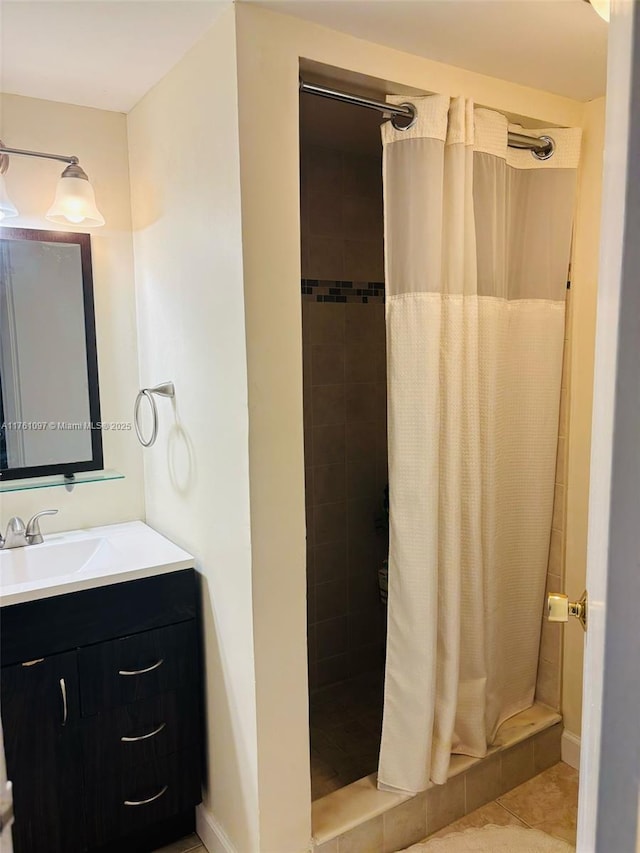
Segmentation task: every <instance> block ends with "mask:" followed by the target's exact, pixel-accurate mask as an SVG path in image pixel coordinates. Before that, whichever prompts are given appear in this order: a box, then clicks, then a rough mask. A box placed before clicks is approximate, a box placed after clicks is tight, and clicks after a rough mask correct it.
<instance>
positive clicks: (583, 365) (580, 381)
mask: <svg viewBox="0 0 640 853" xmlns="http://www.w3.org/2000/svg"><path fill="white" fill-rule="evenodd" d="M604 120H605V99H604V98H598V99H597V100H596V101H592V102H591V103H588V104H585V108H584V121H583V142H582V155H581V165H580V174H579V182H578V204H577V209H576V221H575V231H574V248H573V258H572V275H571V281H572V286H571V334H570V339H571V355H570V360H571V374H570V381H569V386H570V392H569V436H568V438H569V440H568V444H567V494H566V525H565V530H566V550H565V564H566V570H565V577H566V592H567V593H568V595H569V597H570V599H572V600H575V599H578V598H579V597H580V595H581V594H582V592H583V590H584V588H585V584H586V560H587V512H588V502H589V460H590V452H591V407H592V401H593V364H594V345H595V324H596V298H597V285H598V253H599V239H600V202H601V196H602V152H603V147H604ZM583 649H584V633H583V631H582V628H581V626H580V624H579V623H578V621H577V620H575V619H572V620H571V621H570V623H569V624H568V625H567V626H566V628H565V635H564V666H563V686H562V710H563V714H564V722H565V727H566V729H567V731H569V732H571V733H572V734H575V735H579V734H580V728H581V714H582V687H583V683H582V663H583Z"/></svg>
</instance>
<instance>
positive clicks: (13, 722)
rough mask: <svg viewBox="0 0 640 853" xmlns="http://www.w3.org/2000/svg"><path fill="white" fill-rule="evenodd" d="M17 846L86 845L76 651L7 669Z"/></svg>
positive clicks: (58, 852)
mask: <svg viewBox="0 0 640 853" xmlns="http://www.w3.org/2000/svg"><path fill="white" fill-rule="evenodd" d="M1 698H2V725H3V729H4V743H5V752H6V759H7V771H8V776H9V779H11V781H12V782H13V798H14V811H15V824H14V828H13V840H14V849H15V853H36V852H37V853H43V851H45V850H46V851H47V853H75V851H79V850H82V849H83V834H84V833H83V813H82V786H81V779H82V767H81V756H80V748H79V745H80V737H79V731H78V727H77V725H78V719H79V699H78V665H77V654H76V652H67V653H65V654H59V655H52V656H51V657H48V658H44V659H42V660H37V661H29V662H26V663H22V664H17V665H15V666H7V667H4V668H3V669H2V690H1Z"/></svg>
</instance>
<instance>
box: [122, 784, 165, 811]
mask: <svg viewBox="0 0 640 853" xmlns="http://www.w3.org/2000/svg"><path fill="white" fill-rule="evenodd" d="M168 788H169V786H168V785H163V786H162V788H160V790H159V791H158V793H157V794H154V795H153V797H148V798H147V799H146V800H125V801H124V804H125V806H148V805H149V803H153V802H154V801H155V800H159V799H160V797H161V796H162V795H163V794H166V793H167V790H168Z"/></svg>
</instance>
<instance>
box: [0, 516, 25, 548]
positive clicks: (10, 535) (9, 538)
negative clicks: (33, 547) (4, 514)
mask: <svg viewBox="0 0 640 853" xmlns="http://www.w3.org/2000/svg"><path fill="white" fill-rule="evenodd" d="M26 544H27V538H26V529H25V526H24V521H23V520H22V519H21V518H18V516H17V515H14V516H13V518H10V519H9V523H8V524H7V533H6V535H5V537H4V539H3V540H2V547H3V548H21V547H22V546H23V545H26Z"/></svg>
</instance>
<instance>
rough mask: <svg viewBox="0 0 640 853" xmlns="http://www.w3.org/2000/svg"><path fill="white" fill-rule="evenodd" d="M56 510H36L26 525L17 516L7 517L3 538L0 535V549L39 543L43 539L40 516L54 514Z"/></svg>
mask: <svg viewBox="0 0 640 853" xmlns="http://www.w3.org/2000/svg"><path fill="white" fill-rule="evenodd" d="M57 512H58V510H57V509H44V510H42V512H37V513H36V514H35V515H34V516H33V517H32V518H30V519H29V521H28V523H27V525H26V527H25V523H24V521H23V520H22V519H21V518H18V516H14V517H13V518H11V519H9V524H8V525H7V532H6V534H5V537H4V539H3V538H2V536H0V550H3V551H4V550H6V549H7V548H24V547H25V546H26V545H39V544H40V543H41V542H43V541H44V540H43V538H42V533H41V531H40V518H42V516H43V515H55V514H56V513H57Z"/></svg>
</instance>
